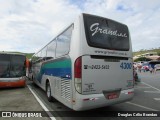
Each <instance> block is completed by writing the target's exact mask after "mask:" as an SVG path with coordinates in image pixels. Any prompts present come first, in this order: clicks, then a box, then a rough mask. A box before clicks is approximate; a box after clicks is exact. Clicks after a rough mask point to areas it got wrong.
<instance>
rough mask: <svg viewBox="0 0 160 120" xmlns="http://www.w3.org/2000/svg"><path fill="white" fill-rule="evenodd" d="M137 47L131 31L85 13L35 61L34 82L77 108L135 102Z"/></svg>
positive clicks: (44, 48)
mask: <svg viewBox="0 0 160 120" xmlns="http://www.w3.org/2000/svg"><path fill="white" fill-rule="evenodd" d="M132 61H133V59H132V46H131V40H130V34H129V30H128V27H127V26H126V25H124V24H122V23H119V22H116V21H113V20H110V19H108V18H104V17H99V16H94V15H89V14H81V15H80V16H79V17H78V19H77V20H76V21H75V22H74V23H73V24H71V25H70V26H69V27H67V28H66V29H65V30H63V31H62V32H61V33H60V34H58V35H57V36H56V37H55V38H54V39H53V40H52V41H51V42H50V43H48V44H47V45H46V46H45V47H43V48H42V49H41V50H40V51H39V52H37V53H36V54H34V55H33V57H32V72H33V76H32V79H33V81H34V82H35V83H36V84H37V85H38V86H40V87H41V88H42V89H43V90H45V91H46V95H47V97H48V100H49V101H51V100H52V99H53V98H54V99H56V100H58V101H60V102H61V103H63V104H64V105H66V106H68V107H69V108H71V109H74V110H77V111H79V110H88V109H93V108H98V107H104V106H107V105H112V104H116V103H121V102H125V101H128V100H131V99H132V98H133V96H134V88H133V66H132V63H133V62H132Z"/></svg>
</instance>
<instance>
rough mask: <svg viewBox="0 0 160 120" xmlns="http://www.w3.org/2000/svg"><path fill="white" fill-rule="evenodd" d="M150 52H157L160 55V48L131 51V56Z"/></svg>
mask: <svg viewBox="0 0 160 120" xmlns="http://www.w3.org/2000/svg"><path fill="white" fill-rule="evenodd" d="M150 52H157V54H158V55H159V56H160V48H156V49H151V50H140V51H137V52H133V56H137V55H141V54H145V53H150Z"/></svg>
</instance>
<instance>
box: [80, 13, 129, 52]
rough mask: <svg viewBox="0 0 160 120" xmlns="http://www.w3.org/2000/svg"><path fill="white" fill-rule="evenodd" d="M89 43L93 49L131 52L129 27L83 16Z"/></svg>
mask: <svg viewBox="0 0 160 120" xmlns="http://www.w3.org/2000/svg"><path fill="white" fill-rule="evenodd" d="M83 19H84V27H85V34H86V39H87V43H88V45H89V46H91V47H96V48H103V49H110V50H121V51H128V50H129V33H128V27H127V26H126V25H124V24H121V23H118V22H115V21H113V20H110V19H107V18H102V17H97V16H92V15H88V14H83Z"/></svg>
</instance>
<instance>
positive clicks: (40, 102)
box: [27, 85, 56, 120]
mask: <svg viewBox="0 0 160 120" xmlns="http://www.w3.org/2000/svg"><path fill="white" fill-rule="evenodd" d="M27 87H28V88H29V90H30V91H31V93H32V94H33V95H34V97H35V98H36V100H37V101H38V102H39V104H40V105H41V106H42V108H43V109H44V110H45V111H47V112H46V113H47V114H48V115H49V116H53V115H52V114H51V113H50V112H48V111H49V110H48V108H47V107H46V106H45V105H44V104H43V102H42V101H41V100H40V99H39V98H38V96H37V95H36V94H35V93H34V91H33V90H32V88H31V86H30V85H27ZM50 118H51V120H56V118H55V117H50Z"/></svg>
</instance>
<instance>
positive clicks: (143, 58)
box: [134, 57, 151, 62]
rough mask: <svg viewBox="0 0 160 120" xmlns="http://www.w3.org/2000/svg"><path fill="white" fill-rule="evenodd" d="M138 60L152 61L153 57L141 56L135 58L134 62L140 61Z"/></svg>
mask: <svg viewBox="0 0 160 120" xmlns="http://www.w3.org/2000/svg"><path fill="white" fill-rule="evenodd" d="M138 61H151V59H149V58H146V57H139V58H137V59H135V60H134V62H138Z"/></svg>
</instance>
